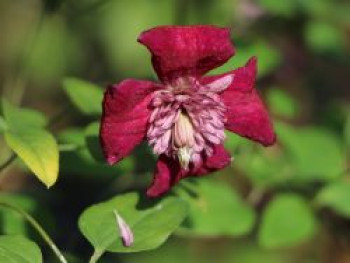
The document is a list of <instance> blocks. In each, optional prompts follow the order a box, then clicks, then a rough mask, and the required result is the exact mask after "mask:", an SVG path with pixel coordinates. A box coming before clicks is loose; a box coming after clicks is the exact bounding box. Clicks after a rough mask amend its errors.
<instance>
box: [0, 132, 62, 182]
mask: <svg viewBox="0 0 350 263" xmlns="http://www.w3.org/2000/svg"><path fill="white" fill-rule="evenodd" d="M5 140H6V143H7V144H8V145H9V147H10V148H11V149H12V150H13V151H14V152H15V153H16V154H17V155H18V156H19V157H20V158H21V159H22V161H23V162H24V163H25V164H26V165H27V166H28V167H29V168H30V170H31V171H32V172H33V173H34V174H35V175H36V176H37V178H38V179H39V180H40V181H42V182H43V183H44V184H45V185H46V186H47V187H50V186H52V185H53V184H54V183H55V182H56V180H57V177H58V158H59V154H58V146H57V143H56V140H55V138H54V137H53V136H52V135H51V134H50V133H49V132H47V131H45V130H41V129H36V128H27V129H25V130H17V131H13V130H9V131H7V132H6V133H5Z"/></svg>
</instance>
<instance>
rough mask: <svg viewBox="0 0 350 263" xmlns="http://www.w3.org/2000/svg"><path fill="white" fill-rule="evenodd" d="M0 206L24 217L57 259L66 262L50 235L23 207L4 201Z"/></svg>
mask: <svg viewBox="0 0 350 263" xmlns="http://www.w3.org/2000/svg"><path fill="white" fill-rule="evenodd" d="M0 206H2V207H4V208H8V209H11V210H13V211H15V212H17V213H18V214H20V215H21V216H22V217H23V218H24V219H26V220H27V221H28V222H29V224H30V225H31V226H32V227H33V228H34V229H35V230H36V231H37V232H38V234H39V235H40V236H41V237H42V239H43V240H44V241H45V242H46V243H47V244H48V245H49V247H50V248H51V249H52V251H53V253H54V254H55V255H56V257H57V258H58V260H59V261H60V262H61V263H68V262H67V260H66V258H65V257H64V256H63V254H62V253H61V251H60V250H59V249H58V247H57V246H56V244H55V243H54V242H53V241H52V239H51V237H50V236H49V235H48V234H47V233H46V231H45V230H44V229H43V228H42V227H41V226H40V224H39V223H38V222H37V221H36V220H35V219H34V218H33V217H32V216H31V215H30V214H28V213H27V212H26V211H24V210H23V209H21V208H19V207H17V206H14V205H12V204H9V203H6V202H0Z"/></svg>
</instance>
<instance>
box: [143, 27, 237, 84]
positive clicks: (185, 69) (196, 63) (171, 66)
mask: <svg viewBox="0 0 350 263" xmlns="http://www.w3.org/2000/svg"><path fill="white" fill-rule="evenodd" d="M138 41H139V42H140V43H142V44H143V45H145V46H146V47H147V48H148V49H149V50H150V52H151V53H152V63H153V67H154V69H155V71H156V72H157V74H158V77H159V79H161V80H162V81H164V82H171V81H172V80H174V79H175V78H177V77H181V76H188V75H190V76H201V75H203V74H205V73H206V72H208V71H209V70H211V69H213V68H216V67H218V66H220V65H222V64H223V63H225V62H226V61H227V60H228V59H229V58H230V57H231V56H232V55H233V54H234V48H233V46H232V43H231V40H230V32H229V30H228V29H227V28H219V27H215V26H204V25H202V26H161V27H156V28H153V29H150V30H148V31H145V32H143V33H142V34H141V35H140V36H139V38H138Z"/></svg>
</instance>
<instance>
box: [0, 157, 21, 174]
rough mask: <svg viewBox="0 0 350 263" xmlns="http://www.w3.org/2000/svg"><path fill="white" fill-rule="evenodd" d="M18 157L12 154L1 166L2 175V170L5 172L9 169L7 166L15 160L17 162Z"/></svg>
mask: <svg viewBox="0 0 350 263" xmlns="http://www.w3.org/2000/svg"><path fill="white" fill-rule="evenodd" d="M16 158H17V155H16V154H14V153H12V154H11V156H10V157H9V158H8V159H7V160H6V161H5V162H4V163H2V164H1V165H0V173H1V172H2V170H5V169H6V168H7V166H9V165H10V164H11V163H12V162H13V161H14V160H16Z"/></svg>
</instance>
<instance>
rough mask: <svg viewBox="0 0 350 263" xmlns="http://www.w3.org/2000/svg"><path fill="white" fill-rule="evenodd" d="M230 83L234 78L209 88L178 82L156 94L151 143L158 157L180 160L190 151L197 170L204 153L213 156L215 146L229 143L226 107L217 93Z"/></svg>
mask: <svg viewBox="0 0 350 263" xmlns="http://www.w3.org/2000/svg"><path fill="white" fill-rule="evenodd" d="M227 79H229V80H230V79H231V78H227V77H226V83H221V82H219V81H215V83H211V85H210V84H209V85H207V87H205V86H201V85H200V84H199V83H198V82H197V81H195V79H178V80H177V81H176V83H174V84H172V85H167V87H166V88H165V89H163V90H160V91H157V92H155V93H154V94H153V99H152V101H151V103H150V107H151V108H152V113H151V116H150V119H149V128H148V131H147V139H148V141H149V144H150V145H151V146H152V147H153V151H154V153H155V154H158V155H161V154H166V155H167V156H169V157H173V158H174V159H176V158H181V153H182V151H184V148H187V150H188V154H189V161H190V162H192V163H193V164H194V165H195V166H198V165H199V164H200V163H201V161H202V156H201V153H202V152H204V153H205V155H206V156H207V157H210V156H211V155H212V154H213V146H214V145H216V144H221V143H222V142H223V140H224V139H225V133H224V128H225V121H226V118H225V113H226V107H225V105H224V103H223V102H222V101H221V99H220V96H219V95H218V94H216V92H217V91H223V90H224V89H225V88H227V87H228V86H229V84H230V82H228V81H227ZM222 84H224V85H222ZM179 161H181V160H179ZM185 166H186V167H184V168H187V166H188V164H186V165H185Z"/></svg>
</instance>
